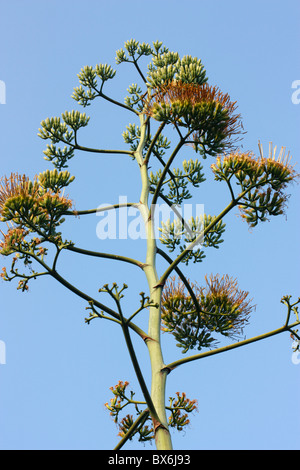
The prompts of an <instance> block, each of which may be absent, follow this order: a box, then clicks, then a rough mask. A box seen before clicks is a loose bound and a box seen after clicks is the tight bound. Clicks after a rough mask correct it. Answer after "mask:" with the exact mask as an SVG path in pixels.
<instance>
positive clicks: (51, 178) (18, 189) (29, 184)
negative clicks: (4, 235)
mask: <svg viewBox="0 0 300 470" xmlns="http://www.w3.org/2000/svg"><path fill="white" fill-rule="evenodd" d="M73 179H74V178H73V177H70V174H69V173H68V172H63V173H58V172H57V170H53V171H52V172H50V171H49V170H48V171H47V172H44V173H41V174H40V175H38V176H36V177H35V178H34V180H33V181H30V180H29V178H28V177H26V176H25V175H19V174H17V173H12V174H11V176H10V177H9V178H7V177H4V178H2V179H1V180H0V217H1V221H2V222H8V221H9V222H10V223H12V224H13V225H14V226H15V225H16V226H17V227H18V230H21V229H26V230H28V231H29V232H37V233H39V234H42V235H43V236H44V237H50V236H53V235H55V234H56V228H57V227H58V226H59V225H60V224H61V223H62V222H63V220H64V219H62V216H63V214H64V213H66V211H68V210H69V209H70V208H71V206H72V201H71V200H70V199H69V198H68V197H66V196H64V195H63V194H62V193H61V188H62V187H63V186H67V184H69V182H71V181H72V180H73ZM14 230H16V229H14Z"/></svg>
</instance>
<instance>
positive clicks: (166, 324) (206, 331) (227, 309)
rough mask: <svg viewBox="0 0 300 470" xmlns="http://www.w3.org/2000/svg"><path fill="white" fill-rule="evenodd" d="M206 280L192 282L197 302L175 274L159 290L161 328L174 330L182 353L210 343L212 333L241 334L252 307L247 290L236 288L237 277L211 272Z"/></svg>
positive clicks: (166, 330) (212, 340) (172, 331)
mask: <svg viewBox="0 0 300 470" xmlns="http://www.w3.org/2000/svg"><path fill="white" fill-rule="evenodd" d="M205 281H206V286H205V287H201V286H199V285H198V284H191V288H192V290H193V292H194V295H195V299H196V301H197V305H195V299H193V298H192V296H191V295H190V293H189V292H187V291H186V286H185V284H184V283H183V282H182V281H181V280H176V278H172V279H170V280H169V281H168V282H167V283H166V285H165V287H164V290H163V293H162V323H163V327H162V329H163V331H165V332H170V333H172V334H173V336H174V338H175V339H176V340H177V342H178V343H177V344H178V346H179V347H181V348H183V352H184V353H185V352H187V351H188V350H190V349H194V348H197V349H198V350H200V349H202V348H204V347H211V346H212V344H213V343H215V338H213V336H212V334H213V333H220V334H222V335H224V336H228V337H231V338H233V337H235V336H237V335H239V334H241V332H242V329H243V327H244V325H245V324H246V323H247V321H248V318H249V315H250V313H251V312H252V310H253V309H254V306H252V305H251V300H249V299H248V292H245V291H242V290H240V289H239V288H238V283H237V281H236V279H233V278H230V277H229V276H228V275H225V276H222V277H220V276H219V275H216V276H212V275H211V276H210V277H209V278H208V277H205Z"/></svg>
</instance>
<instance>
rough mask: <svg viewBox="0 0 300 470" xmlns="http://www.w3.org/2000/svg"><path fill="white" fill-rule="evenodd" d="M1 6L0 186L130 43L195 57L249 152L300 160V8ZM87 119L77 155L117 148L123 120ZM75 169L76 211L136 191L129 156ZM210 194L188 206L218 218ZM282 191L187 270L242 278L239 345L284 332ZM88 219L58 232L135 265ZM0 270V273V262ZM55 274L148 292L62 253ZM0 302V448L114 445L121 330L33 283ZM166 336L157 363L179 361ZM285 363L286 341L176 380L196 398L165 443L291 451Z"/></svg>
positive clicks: (288, 267)
mask: <svg viewBox="0 0 300 470" xmlns="http://www.w3.org/2000/svg"><path fill="white" fill-rule="evenodd" d="M0 7H1V10H0V12H1V28H0V43H1V55H0V80H2V81H4V82H5V84H6V104H0V125H1V139H0V173H1V174H2V175H3V174H10V173H11V172H14V171H18V172H19V173H26V174H28V175H29V176H30V177H32V176H33V175H34V174H36V173H39V172H40V171H44V170H45V169H47V168H50V169H52V166H51V164H47V162H45V161H44V160H43V155H42V151H43V150H44V149H45V142H44V141H42V140H41V139H39V138H38V137H37V132H38V128H39V126H40V122H41V121H42V119H45V118H46V117H51V116H59V115H60V114H61V113H62V112H64V111H65V110H66V109H67V110H72V109H80V107H79V106H77V103H75V102H74V101H73V100H72V99H71V98H70V95H71V94H72V91H73V87H74V86H77V85H78V80H77V76H76V74H77V73H78V72H79V71H80V69H81V67H82V66H84V65H93V66H94V65H96V64H97V63H106V62H107V63H109V64H111V65H112V66H113V67H115V62H114V59H115V51H116V50H117V49H119V48H121V47H123V45H124V42H125V41H126V40H128V39H131V38H134V39H137V40H139V41H141V42H144V41H145V42H150V43H152V41H155V40H157V39H158V40H161V41H163V42H164V43H165V44H166V45H167V46H168V47H169V48H170V50H172V51H178V52H179V54H180V55H181V56H182V55H185V54H189V55H192V56H196V57H198V58H201V59H202V61H203V63H204V66H205V68H206V70H207V75H208V78H209V83H211V84H213V85H217V86H219V87H220V88H221V89H222V91H224V92H228V93H229V94H230V96H231V98H232V100H234V101H235V100H237V102H238V104H239V111H240V112H241V114H242V116H243V123H244V127H245V129H246V130H247V134H246V136H245V138H244V148H246V149H248V150H254V151H255V152H257V142H258V140H259V139H260V140H261V141H262V143H263V144H264V146H265V148H267V145H268V142H269V141H273V142H274V144H275V145H277V146H278V147H281V146H286V147H287V149H288V150H290V151H291V154H292V155H293V161H294V162H299V155H300V143H299V124H300V122H299V121H300V119H299V117H300V104H299V105H296V104H293V103H292V100H291V96H292V92H293V90H292V83H293V81H295V80H300V67H299V39H300V33H299V14H300V4H299V1H298V0H286V1H285V2H282V1H278V0H272V1H271V0H262V1H261V0H259V1H258V0H252V1H251V2H250V1H247V2H241V1H237V0H228V1H226V2H225V1H222V0H212V1H209V2H207V1H203V0H190V1H188V2H182V1H178V0H173V1H171V0H160V1H158V0H152V1H151V2H142V1H139V2H138V1H132V0H129V1H128V2H126V1H120V0H111V1H110V2H104V1H95V0H86V1H85V2H82V1H78V0H72V1H70V0H62V1H58V0H52V1H51V2H46V1H37V0H27V1H25V0H23V1H21V0H19V1H16V0H11V1H10V2H7V1H4V0H0ZM131 73H132V75H131ZM135 80H136V75H135V73H134V71H131V70H130V68H129V66H127V64H122V65H121V66H120V67H118V76H117V78H116V82H115V84H114V83H112V85H111V91H112V93H113V92H115V93H116V94H117V95H118V97H123V96H125V95H126V88H127V86H128V85H130V84H131V83H133V82H134V81H135ZM80 110H82V109H80ZM86 112H87V114H90V115H91V123H90V125H89V127H88V128H87V129H84V130H83V132H82V134H81V135H82V141H83V142H84V144H87V145H91V146H92V145H98V146H99V147H104V148H109V147H113V148H115V147H120V146H123V144H122V138H121V133H122V132H123V130H125V127H126V125H127V124H128V123H129V122H132V116H131V115H130V116H127V114H126V113H123V112H122V111H121V112H120V110H119V109H115V108H113V107H110V106H107V105H105V106H102V105H101V102H99V101H98V102H94V105H93V106H92V107H91V108H90V109H89V108H88V109H87V110H86ZM182 157H183V158H185V156H184V153H183V154H182ZM211 163H212V161H209V162H208V161H207V163H205V165H206V166H205V168H206V169H208V168H209V165H210V164H211ZM297 168H298V169H299V166H297ZM69 169H70V171H71V173H72V174H74V175H75V176H76V180H75V182H74V183H73V185H72V186H71V187H70V189H69V194H70V196H71V197H72V198H73V199H74V201H75V202H76V208H77V209H79V210H80V209H86V208H93V207H97V206H98V205H100V204H102V203H114V202H118V197H119V195H127V196H128V199H132V198H134V197H138V196H139V190H140V183H139V181H138V182H137V183H136V182H135V179H134V178H135V177H138V173H137V170H136V168H135V167H134V164H133V163H132V162H131V161H130V159H129V160H128V159H127V158H125V159H124V157H122V158H120V157H116V156H113V157H109V158H108V159H107V158H105V157H103V156H97V155H92V154H89V155H86V154H78V155H77V156H76V157H75V158H74V159H73V160H72V161H71V163H70V168H69ZM124 176H128V178H124ZM210 183H211V184H207V185H206V186H205V191H202V190H201V192H199V200H197V201H196V202H199V203H203V204H205V207H206V209H207V212H209V213H211V214H214V213H218V211H219V210H220V209H221V208H222V206H223V204H224V200H225V199H226V197H227V194H226V193H225V192H222V191H223V189H224V188H221V186H220V185H219V184H218V183H212V181H210ZM212 184H214V185H213V186H212ZM199 191H200V190H199ZM290 193H291V198H290V201H289V208H288V211H287V218H285V217H278V218H273V219H272V220H271V222H269V223H264V224H261V225H260V226H258V227H257V228H255V229H254V230H253V231H252V232H250V231H249V230H248V227H247V226H246V225H245V223H243V222H242V221H241V220H240V219H239V218H237V217H236V216H235V215H230V216H229V217H228V218H227V219H226V223H227V231H226V233H225V242H224V244H223V245H222V246H221V248H220V250H215V251H209V252H207V257H206V260H205V263H203V264H200V265H196V266H195V265H193V266H191V267H190V268H189V270H188V271H185V272H186V273H187V274H188V275H189V277H190V278H191V279H194V280H198V281H199V282H200V283H201V282H202V281H203V277H204V274H205V273H211V272H212V273H217V272H219V273H221V274H226V273H228V274H229V275H230V276H233V277H237V278H238V280H239V284H240V286H241V288H242V289H244V290H248V291H249V292H250V295H251V297H253V299H254V302H255V303H256V304H257V309H256V312H255V313H254V314H253V315H252V319H251V323H250V325H249V326H248V327H247V328H246V330H245V332H244V333H245V335H246V336H247V337H251V336H253V335H257V334H260V333H264V332H266V331H269V330H272V329H275V328H278V327H280V326H281V325H282V324H283V322H284V320H285V308H284V306H282V305H281V304H280V299H281V297H282V296H283V295H285V294H292V295H293V296H294V298H295V299H296V298H297V297H298V296H299V294H300V290H299V287H300V286H299V261H300V250H299V229H300V224H299V196H300V193H299V186H294V187H292V188H291V191H290ZM223 194H224V196H223ZM225 194H226V195H225ZM220 198H221V200H220ZM97 222H98V219H97V217H96V216H91V217H90V219H87V218H84V217H82V218H81V219H80V220H77V221H75V222H74V225H70V224H66V231H65V234H66V238H67V237H70V238H72V239H73V241H76V242H78V244H79V246H82V247H85V248H90V249H95V250H99V251H114V252H116V253H122V252H125V253H127V254H128V255H129V256H130V255H133V254H134V255H135V256H138V255H139V256H140V257H143V253H144V249H143V247H142V245H141V244H139V243H136V242H130V241H128V242H127V241H122V242H120V243H119V242H113V241H110V242H108V243H105V242H103V241H100V240H99V239H98V238H97V237H96V225H97ZM1 265H7V266H8V262H7V260H5V259H1ZM60 269H61V272H63V273H64V275H65V276H66V277H67V278H68V279H69V280H70V281H71V282H74V284H76V285H78V286H81V287H82V288H83V289H85V290H86V291H87V292H89V293H91V295H97V290H98V288H99V287H101V286H102V285H103V284H104V283H106V282H109V283H111V282H114V281H116V282H118V283H119V284H122V283H123V282H127V283H128V285H129V288H130V289H129V291H128V292H129V293H128V297H127V302H128V305H129V306H131V308H133V307H134V306H135V305H138V302H139V299H138V298H136V293H139V292H140V291H141V290H143V289H145V288H146V285H145V281H144V279H141V277H140V273H139V272H138V273H137V272H136V270H135V268H134V267H132V268H131V267H130V266H129V268H128V266H123V265H119V264H117V265H116V264H115V263H113V262H108V261H99V260H98V261H97V260H96V261H95V260H85V259H82V258H81V257H80V258H78V257H76V256H68V257H65V258H64V261H63V263H61V264H60ZM0 296H1V308H0V340H1V341H4V342H5V345H6V364H2V365H1V364H0V448H1V449H110V448H113V447H114V445H115V444H116V442H117V438H116V435H117V429H116V427H115V425H114V424H113V422H112V420H111V418H110V417H109V415H108V412H107V411H106V410H105V408H104V403H105V402H106V401H108V400H109V398H110V391H109V387H110V386H112V385H115V384H116V383H117V382H118V380H119V379H120V380H128V381H129V382H130V384H132V386H133V387H134V388H136V380H135V377H134V373H133V371H132V367H131V365H129V362H128V355H127V351H126V349H125V346H124V343H123V341H122V337H121V335H120V332H119V331H118V330H117V329H116V328H115V327H114V325H113V324H109V323H102V322H101V321H94V322H92V323H91V324H90V325H89V326H88V325H86V324H85V323H84V317H85V316H86V314H87V313H86V311H85V307H86V304H85V302H83V301H82V300H80V299H78V298H76V297H75V296H74V295H73V294H72V293H70V292H68V291H67V290H66V289H65V288H63V287H62V286H61V285H59V284H57V283H56V282H55V281H54V280H51V279H48V278H41V279H40V280H36V281H34V282H31V284H30V291H29V292H28V293H24V294H23V293H21V292H20V291H17V290H16V284H13V283H4V282H2V281H1V282H0ZM102 300H103V299H102ZM142 321H144V322H145V321H146V319H145V318H143V320H142ZM163 338H164V340H166V344H165V346H164V357H165V361H166V362H170V361H173V360H175V359H176V358H178V357H181V352H180V351H177V350H176V349H175V348H173V347H172V345H171V342H170V341H169V340H167V338H166V337H165V336H164V337H163ZM137 350H138V351H139V354H140V355H141V363H142V364H143V365H144V366H145V367H146V368H148V366H149V363H148V359H147V354H146V349H145V347H144V345H143V344H142V345H140V344H139V343H137ZM291 357H292V349H291V340H290V338H289V336H288V334H285V335H281V336H277V337H274V338H271V339H268V340H265V341H264V342H260V343H255V344H252V345H249V346H247V347H245V348H239V349H236V350H234V351H231V352H227V353H226V354H223V355H217V356H213V357H211V358H208V359H205V360H201V361H199V362H198V363H196V362H195V363H190V364H188V365H186V366H183V367H181V368H178V370H176V371H174V372H173V373H172V374H170V376H169V377H168V388H167V396H169V395H172V394H173V395H174V394H175V392H176V391H180V392H182V391H185V392H186V393H187V396H188V397H190V398H191V399H192V398H196V399H197V400H198V402H199V413H197V414H195V416H194V417H192V418H191V425H190V427H189V429H187V430H186V432H185V433H182V434H180V433H179V434H177V433H174V435H173V442H174V448H176V449H299V448H300V433H299V425H298V424H299V418H300V393H299V391H300V365H299V364H298V365H295V364H293V363H292V360H291ZM147 377H148V376H147V374H146V378H147ZM137 396H139V394H137ZM126 448H127V449H134V448H137V444H136V442H134V443H129V444H128V445H127V447H126ZM145 448H147V446H146V447H145ZM150 448H151V447H150ZM152 449H153V447H152Z"/></svg>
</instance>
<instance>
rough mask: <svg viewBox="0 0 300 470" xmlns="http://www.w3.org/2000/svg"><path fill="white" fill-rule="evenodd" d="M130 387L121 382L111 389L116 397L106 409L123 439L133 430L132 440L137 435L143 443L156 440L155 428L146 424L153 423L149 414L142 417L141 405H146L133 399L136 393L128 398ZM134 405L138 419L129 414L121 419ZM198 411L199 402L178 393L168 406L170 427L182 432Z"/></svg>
mask: <svg viewBox="0 0 300 470" xmlns="http://www.w3.org/2000/svg"><path fill="white" fill-rule="evenodd" d="M128 385H129V382H127V381H125V382H123V381H121V380H119V382H118V383H117V385H115V387H110V390H111V391H112V393H113V395H114V397H113V398H111V399H110V402H109V403H105V407H106V408H107V409H108V410H109V411H110V415H111V416H112V417H113V418H114V422H115V423H117V424H118V427H119V433H118V436H120V437H121V438H123V437H125V436H126V435H127V433H128V432H129V430H130V429H131V428H132V433H131V434H130V436H128V438H129V439H130V440H132V438H133V437H134V436H135V435H138V436H139V437H138V440H139V441H141V442H146V441H150V440H152V439H154V428H153V425H152V422H151V425H147V424H145V423H146V422H147V421H148V422H149V421H151V417H150V415H149V413H144V416H142V411H141V410H140V405H146V403H143V402H140V401H135V400H134V399H133V397H134V393H133V392H132V391H131V392H130V397H128V396H126V393H127V392H126V389H127V387H128ZM130 404H131V405H134V407H135V411H136V417H135V418H134V416H133V415H132V414H127V415H126V416H124V417H123V418H122V419H120V417H119V414H120V413H121V411H122V410H123V409H124V408H125V407H127V406H128V405H130ZM196 409H197V400H190V399H189V398H187V396H186V394H185V393H182V394H180V393H179V392H176V398H174V397H169V406H166V410H167V411H169V412H170V416H169V420H168V422H169V426H170V427H172V428H176V429H177V430H178V431H182V430H183V428H184V426H187V425H188V424H189V423H190V420H189V419H188V414H189V413H192V412H193V411H195V410H196ZM139 417H140V418H141V417H142V419H141V420H140V422H139V423H138V425H136V426H134V424H135V419H137V418H139Z"/></svg>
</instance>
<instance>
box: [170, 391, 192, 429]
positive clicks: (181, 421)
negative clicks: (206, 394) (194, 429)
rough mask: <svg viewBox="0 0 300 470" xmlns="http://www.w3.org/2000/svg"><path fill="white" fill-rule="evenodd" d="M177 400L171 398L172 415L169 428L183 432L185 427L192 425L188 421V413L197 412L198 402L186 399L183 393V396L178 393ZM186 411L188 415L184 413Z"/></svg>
mask: <svg viewBox="0 0 300 470" xmlns="http://www.w3.org/2000/svg"><path fill="white" fill-rule="evenodd" d="M176 396H177V398H176V399H175V398H172V397H170V408H169V409H170V410H171V415H170V417H169V426H170V427H173V428H176V429H177V430H178V431H182V430H183V427H184V426H187V425H188V424H190V420H189V419H188V413H191V412H193V411H195V410H197V406H198V403H197V400H190V399H189V398H187V397H186V394H185V393H184V392H183V393H182V394H181V395H180V393H179V392H176ZM182 411H185V412H186V413H182Z"/></svg>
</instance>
